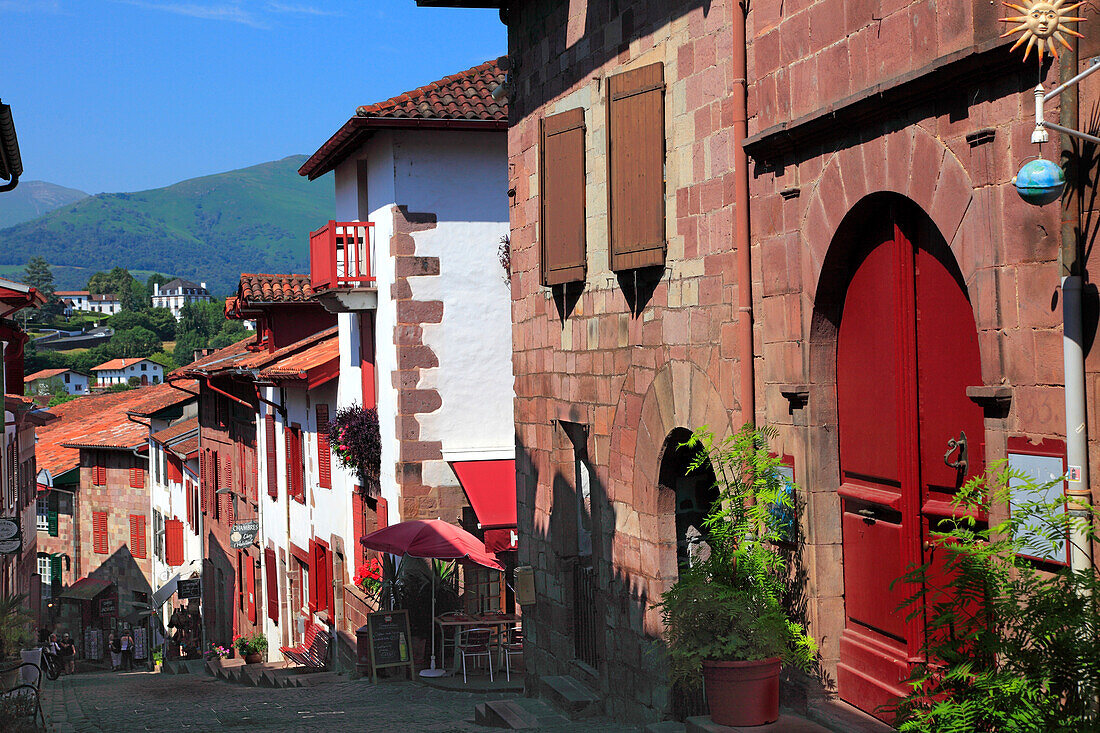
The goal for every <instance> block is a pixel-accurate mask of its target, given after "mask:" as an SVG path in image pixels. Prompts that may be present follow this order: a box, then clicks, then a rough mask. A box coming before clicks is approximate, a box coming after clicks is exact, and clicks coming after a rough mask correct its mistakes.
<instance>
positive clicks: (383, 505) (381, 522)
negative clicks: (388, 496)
mask: <svg viewBox="0 0 1100 733" xmlns="http://www.w3.org/2000/svg"><path fill="white" fill-rule="evenodd" d="M389 506H390V505H389V502H387V501H386V500H385V499H383V498H382V497H381V496H380V497H378V506H377V508H375V513H376V514H375V516H377V517H378V529H385V528H386V527H388V526H390V515H389V511H390V509H389Z"/></svg>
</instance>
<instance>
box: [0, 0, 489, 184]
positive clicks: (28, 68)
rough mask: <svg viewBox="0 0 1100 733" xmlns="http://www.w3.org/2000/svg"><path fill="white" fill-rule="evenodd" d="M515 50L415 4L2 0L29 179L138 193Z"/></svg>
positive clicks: (463, 21) (368, 0) (471, 13)
mask: <svg viewBox="0 0 1100 733" xmlns="http://www.w3.org/2000/svg"><path fill="white" fill-rule="evenodd" d="M506 51H507V34H506V29H505V27H504V26H503V25H501V23H500V21H499V20H498V17H497V11H495V10H459V9H453V8H434V9H433V8H417V7H416V3H415V0H182V1H181V2H172V1H171V0H0V99H2V100H3V101H4V102H5V103H6V104H10V105H11V106H12V115H13V117H14V119H15V126H16V131H17V133H18V135H19V148H20V152H21V154H22V157H23V167H24V173H23V180H44V181H49V182H51V183H57V184H60V185H63V186H69V187H71V188H77V189H80V190H82V191H86V192H88V193H100V192H117V191H139V190H143V189H148V188H156V187H160V186H165V185H168V184H171V183H175V182H177V181H180V180H183V179H186V178H193V177H195V176H201V175H206V174H209V173H218V172H221V171H226V170H232V169H234V168H242V167H244V166H248V165H253V164H256V163H262V162H265V161H269V160H275V159H278V158H282V157H285V156H287V155H294V154H298V153H304V154H309V153H312V152H313V151H314V150H316V149H317V148H318V147H319V146H320V145H321V143H323V142H324V141H325V140H326V139H327V138H328V137H329V135H331V134H332V133H333V132H335V131H336V130H337V128H339V126H340V125H341V124H343V123H344V122H345V121H346V120H347V119H348V118H349V117H350V116H352V115H353V114H354V113H355V108H356V106H358V105H360V104H370V103H373V102H378V101H382V100H384V99H387V98H389V97H392V96H394V95H396V94H400V93H401V92H404V91H408V90H410V89H414V88H416V87H418V86H420V85H422V84H426V83H428V82H431V81H434V80H436V79H438V78H440V77H443V76H446V75H447V74H452V73H454V72H456V71H461V70H463V69H466V68H469V67H471V66H474V65H475V64H478V63H481V62H482V61H485V60H488V59H490V58H495V57H496V56H500V55H502V54H504V53H506Z"/></svg>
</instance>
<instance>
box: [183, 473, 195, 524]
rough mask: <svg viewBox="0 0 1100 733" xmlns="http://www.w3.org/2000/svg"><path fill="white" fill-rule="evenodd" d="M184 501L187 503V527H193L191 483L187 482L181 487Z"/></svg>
mask: <svg viewBox="0 0 1100 733" xmlns="http://www.w3.org/2000/svg"><path fill="white" fill-rule="evenodd" d="M183 496H184V501H186V502H187V524H188V526H191V527H194V526H195V505H194V502H192V501H191V482H190V481H187V482H186V483H184V485H183Z"/></svg>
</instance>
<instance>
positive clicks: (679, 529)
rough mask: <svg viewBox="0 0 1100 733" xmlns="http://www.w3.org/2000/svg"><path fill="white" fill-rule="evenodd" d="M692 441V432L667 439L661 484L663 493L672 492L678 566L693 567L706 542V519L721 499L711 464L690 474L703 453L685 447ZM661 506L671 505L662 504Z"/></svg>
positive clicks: (682, 430)
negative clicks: (701, 544) (704, 521)
mask: <svg viewBox="0 0 1100 733" xmlns="http://www.w3.org/2000/svg"><path fill="white" fill-rule="evenodd" d="M690 437H691V431H690V430H687V429H686V428H676V429H675V430H673V431H672V432H671V433H669V434H668V437H667V438H665V445H664V449H663V450H662V451H661V472H660V479H659V481H660V485H661V491H667V492H670V494H671V497H672V499H673V502H672V514H673V519H674V521H675V523H676V561H677V565H682V564H685V563H690V561H691V557H692V556H693V554H694V552H693V551H694V550H696V548H697V545H698V544H699V543H700V542H702V541H705V531H704V530H703V519H704V518H705V517H706V516H707V514H708V513H710V509H711V507H712V506H713V505H714V502H715V501H716V500H717V499H718V485H717V482H716V481H715V476H714V469H713V468H711V465H710V463H709V462H705V463H703V464H702V465H700V466H699V467H698V468H696V469H695V470H694V471H688V467H689V466H690V465H691V463H692V461H693V460H694V459H695V458H696V457H697V456H698V454H699V453H700V452H701V451H702V448H701V447H698V446H696V447H694V448H692V447H690V446H687V445H684V443H685V442H686V441H687V440H688V438H690ZM662 506H668V504H667V503H666V502H662Z"/></svg>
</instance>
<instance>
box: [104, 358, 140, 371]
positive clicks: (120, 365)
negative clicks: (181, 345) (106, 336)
mask: <svg viewBox="0 0 1100 733" xmlns="http://www.w3.org/2000/svg"><path fill="white" fill-rule="evenodd" d="M143 361H149V359H138V358H134V359H111V360H110V361H105V362H103V363H102V364H100V365H99V366H94V367H92V371H93V372H98V371H100V370H107V369H125V368H126V367H128V366H131V365H133V364H139V363H141V362H143ZM151 363H156V362H151Z"/></svg>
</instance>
